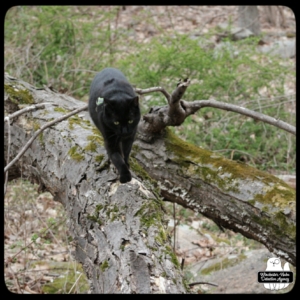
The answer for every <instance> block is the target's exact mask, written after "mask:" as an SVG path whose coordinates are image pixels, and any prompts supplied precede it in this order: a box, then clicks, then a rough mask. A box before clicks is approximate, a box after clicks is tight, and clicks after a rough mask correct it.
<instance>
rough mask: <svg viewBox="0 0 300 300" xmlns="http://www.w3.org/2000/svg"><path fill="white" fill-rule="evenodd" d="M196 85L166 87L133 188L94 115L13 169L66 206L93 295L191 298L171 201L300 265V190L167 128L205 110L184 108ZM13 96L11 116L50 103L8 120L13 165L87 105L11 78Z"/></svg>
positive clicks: (135, 165)
mask: <svg viewBox="0 0 300 300" xmlns="http://www.w3.org/2000/svg"><path fill="white" fill-rule="evenodd" d="M187 86H188V82H187V81H185V82H183V83H179V84H178V86H177V88H176V90H175V91H174V92H173V93H172V94H171V95H169V94H168V93H167V92H166V91H164V90H163V89H161V88H160V89H161V92H163V93H164V94H165V96H166V98H167V99H168V105H167V106H165V107H159V108H154V109H151V110H150V112H149V113H148V114H146V115H145V116H143V118H142V120H141V122H140V125H139V134H138V137H137V140H136V142H135V144H134V146H133V150H132V153H131V159H130V164H131V169H132V173H133V179H132V181H131V182H129V183H126V184H120V183H119V181H118V180H117V174H116V172H115V171H114V168H113V166H112V164H110V163H109V161H108V160H107V155H106V152H105V149H104V146H103V140H102V138H101V136H100V135H99V132H98V131H97V130H96V128H95V127H94V126H93V125H92V124H91V122H90V121H89V116H88V113H87V112H86V111H83V112H81V113H79V114H78V115H77V116H72V117H70V118H69V119H67V120H64V121H62V122H60V123H56V124H54V125H52V126H51V127H49V128H47V129H45V130H44V131H43V132H42V134H40V135H39V137H38V138H37V139H36V140H35V141H34V142H33V143H32V144H31V146H30V147H29V148H28V150H27V151H26V152H25V154H24V155H23V156H22V158H21V159H20V160H18V161H17V162H16V163H15V165H14V172H13V175H14V176H18V174H20V173H22V174H23V177H28V178H30V179H31V180H32V181H34V182H37V183H38V184H39V186H40V190H48V191H49V192H51V194H52V195H53V196H54V200H56V201H59V202H61V203H62V204H63V205H64V207H65V209H66V211H67V214H68V216H69V226H70V231H71V232H72V234H73V236H74V241H75V242H76V250H75V257H76V259H77V260H78V261H80V262H81V263H82V265H83V268H84V270H85V272H86V274H87V277H88V279H89V281H90V284H91V290H92V292H94V293H185V292H187V288H186V285H185V284H184V280H183V278H182V274H181V270H180V267H179V263H178V261H177V258H176V256H175V254H174V253H173V252H172V247H171V244H170V237H169V236H168V234H167V232H166V226H167V221H168V220H166V216H165V212H164V209H163V201H162V197H164V199H165V200H168V201H172V202H176V203H178V204H180V205H182V206H184V207H189V208H191V209H193V210H195V211H197V212H200V213H202V214H203V215H205V216H207V217H208V218H210V219H212V220H214V221H215V222H216V223H218V224H220V225H221V226H223V227H225V228H230V229H232V230H234V231H236V232H240V233H242V234H243V235H244V236H246V237H248V238H252V239H254V240H257V241H259V242H261V243H263V244H264V245H265V246H266V247H267V248H268V249H269V250H270V251H272V252H274V254H277V255H278V256H280V257H283V258H285V259H286V260H287V261H289V262H290V263H292V264H293V265H295V260H296V250H295V245H296V243H295V239H296V234H295V191H294V190H293V189H292V188H290V187H289V186H288V185H287V184H285V183H284V182H283V181H281V180H280V179H278V178H276V177H274V176H271V175H269V174H267V173H264V172H261V171H259V170H257V169H255V168H252V167H249V166H247V165H244V164H239V163H236V162H233V161H230V160H227V159H225V158H223V157H221V156H219V155H216V154H215V153H212V152H210V151H206V150H203V149H201V148H198V147H196V146H194V145H191V144H188V143H186V142H184V141H182V140H180V139H179V138H177V137H176V136H175V135H174V134H172V133H171V131H170V130H168V129H167V128H166V126H175V125H179V124H181V123H182V122H184V119H185V118H186V117H187V116H188V115H190V114H192V113H193V112H195V111H196V110H197V109H199V108H200V107H201V105H200V104H201V103H200V102H201V101H200V102H197V101H195V102H187V101H184V100H180V99H181V97H182V96H183V94H184V91H185V89H186V88H187ZM5 92H6V93H5V111H6V114H11V113H13V112H15V111H16V110H17V109H19V108H20V107H21V106H22V105H25V106H26V104H33V103H44V102H47V103H48V104H47V105H46V104H45V109H43V110H41V109H39V110H31V111H29V112H27V113H26V114H23V115H21V116H19V117H18V118H16V119H13V120H9V122H10V124H11V125H10V126H11V127H10V131H11V147H10V157H11V158H13V157H15V156H17V154H18V153H19V152H20V149H21V148H22V147H23V145H24V144H25V143H26V141H27V140H28V139H29V138H30V137H31V136H32V135H33V134H34V132H36V131H37V130H38V129H39V128H41V127H42V126H43V125H44V124H45V123H47V122H49V121H51V120H53V119H55V118H57V117H61V116H63V115H64V114H66V113H67V112H69V111H70V110H72V109H74V108H78V107H86V105H84V106H83V103H82V102H80V101H77V100H75V99H73V98H71V97H68V96H65V95H61V94H57V93H54V92H52V91H50V90H42V89H36V88H34V87H32V86H31V85H29V84H27V83H25V82H22V81H20V80H17V79H14V78H11V77H9V76H6V77H5ZM137 92H138V93H142V92H143V91H141V90H138V89H137ZM7 127H8V126H7V125H6V126H5V151H6V149H7V141H8V130H7V129H8V128H7ZM6 154H7V153H5V157H6V156H7V155H6ZM15 169H17V170H18V171H15ZM10 170H11V169H8V172H10Z"/></svg>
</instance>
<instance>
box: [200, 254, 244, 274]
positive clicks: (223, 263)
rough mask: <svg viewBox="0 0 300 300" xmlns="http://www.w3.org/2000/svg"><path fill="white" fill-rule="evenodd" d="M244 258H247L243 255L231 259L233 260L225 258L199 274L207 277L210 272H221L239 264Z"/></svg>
mask: <svg viewBox="0 0 300 300" xmlns="http://www.w3.org/2000/svg"><path fill="white" fill-rule="evenodd" d="M245 258H247V256H246V255H245V254H240V255H239V256H237V257H236V258H233V259H228V258H225V259H224V260H222V261H221V262H218V263H216V264H214V265H212V266H209V267H207V268H204V269H202V271H201V274H203V275H208V274H210V273H211V272H215V271H219V270H222V269H225V268H229V267H232V266H234V265H236V264H238V263H240V262H241V261H242V260H244V259H245Z"/></svg>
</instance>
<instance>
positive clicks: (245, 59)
mask: <svg viewBox="0 0 300 300" xmlns="http://www.w3.org/2000/svg"><path fill="white" fill-rule="evenodd" d="M258 9H259V14H260V18H259V22H260V28H261V31H262V34H261V35H260V36H252V37H251V36H250V37H248V38H246V39H241V40H235V38H234V37H233V34H232V30H234V28H235V27H236V26H237V20H238V8H237V7H236V6H180V7H177V6H161V7H159V6H93V7H88V6H79V7H77V6H70V7H68V6H64V7H60V6H59V7H56V6H30V7H29V6H28V7H25V6H23V7H13V8H11V9H10V10H9V11H8V12H7V14H6V17H5V32H4V33H5V49H4V50H5V52H4V67H5V72H7V73H8V74H10V75H12V76H14V77H17V78H21V79H22V80H24V81H27V82H29V83H31V84H33V85H35V86H41V87H43V86H47V87H48V88H51V89H54V90H56V91H59V92H62V93H66V94H69V95H72V96H73V97H75V98H77V99H81V100H82V101H85V102H86V101H87V100H88V90H89V86H90V83H91V80H92V78H93V76H94V74H95V72H97V71H99V70H101V69H102V68H104V67H107V66H114V67H117V68H120V69H121V70H122V71H123V72H124V74H126V76H127V77H128V79H129V80H130V82H131V83H132V84H134V85H135V86H136V87H138V88H144V89H145V88H149V87H153V86H163V87H164V88H165V89H166V90H173V88H174V86H173V85H174V82H176V81H178V79H179V78H181V77H182V76H184V77H189V78H190V79H191V80H192V84H191V85H190V87H189V89H188V90H187V92H186V94H185V99H190V100H196V99H210V98H214V99H217V100H220V101H223V102H229V103H232V104H236V105H240V106H243V107H247V108H249V109H252V110H255V111H259V112H263V113H265V114H267V115H270V116H273V117H276V118H279V119H281V120H284V121H286V122H287V123H289V124H292V125H295V106H296V100H295V54H293V51H291V52H290V51H285V52H284V51H283V52H281V51H280V49H282V48H284V49H286V47H289V45H290V43H291V42H292V41H294V40H295V17H294V14H293V12H292V11H291V10H290V9H289V8H287V7H277V6H276V7H275V6H274V7H272V9H267V8H266V7H260V6H259V7H258ZM289 53H292V54H289ZM164 103H165V99H164V97H163V96H162V95H161V94H159V93H157V94H151V95H148V96H145V97H143V99H142V101H141V104H142V111H143V112H144V113H145V112H147V111H148V110H149V108H150V107H153V106H155V105H163V104H164ZM171 130H173V131H174V132H175V133H176V134H177V135H178V136H179V137H181V138H183V139H185V140H187V141H189V142H192V143H194V144H195V145H197V146H199V147H203V148H205V149H209V150H211V151H215V152H217V153H219V154H222V155H223V156H225V157H227V158H230V159H233V160H237V161H240V162H243V163H247V164H249V165H252V166H254V167H256V168H258V169H261V170H264V171H267V172H269V173H272V174H275V175H278V176H282V178H287V180H288V179H290V178H294V176H295V169H296V139H295V136H293V135H291V134H289V133H286V132H284V131H282V130H279V129H278V128H276V127H273V126H271V125H268V124H262V123H261V122H255V121H253V120H251V119H249V118H247V117H243V116H241V115H238V114H234V113H230V112H224V111H221V110H216V109H212V108H203V109H202V110H201V112H199V113H197V114H195V115H192V116H191V117H189V118H188V119H186V121H185V122H184V124H182V125H181V126H179V127H172V128H171ZM291 184H292V185H295V183H294V181H292V182H291ZM166 208H167V210H168V211H169V213H170V220H171V221H170V234H172V235H173V230H174V223H176V226H177V227H176V229H178V240H177V242H176V243H177V244H176V245H175V246H174V247H175V250H176V251H177V255H178V257H185V260H186V268H185V272H186V276H187V277H188V278H189V279H190V281H191V282H192V281H193V278H194V277H195V274H194V273H193V272H191V271H189V268H188V266H191V265H192V264H194V265H195V264H196V263H199V262H204V261H206V260H209V259H212V258H213V256H214V255H217V256H219V257H220V256H221V257H222V256H224V259H225V258H226V257H227V256H228V253H230V254H236V262H237V261H238V260H241V259H243V254H244V252H245V251H248V250H249V249H260V248H261V247H262V246H261V245H260V244H258V243H256V242H254V241H250V240H247V239H246V238H244V237H243V236H241V235H239V234H235V233H233V232H230V231H229V230H225V232H222V231H220V229H219V228H218V226H217V225H215V224H214V223H213V222H212V221H210V220H208V219H206V218H204V217H203V216H201V215H199V214H195V213H194V212H191V211H189V210H187V209H184V208H182V207H180V206H176V207H175V213H174V211H173V209H174V207H173V205H171V204H166ZM4 217H5V242H4V243H5V244H4V246H5V248H4V249H5V283H6V286H7V288H8V289H9V290H10V291H13V292H16V293H84V292H88V284H87V283H86V281H85V280H84V274H83V273H82V269H81V267H80V265H78V264H77V263H76V262H74V261H73V260H72V256H71V251H72V243H71V241H70V239H71V237H70V235H69V234H68V230H67V227H68V226H67V224H66V217H65V215H64V211H63V209H62V207H61V206H60V204H59V203H56V202H54V201H53V200H52V196H51V195H50V194H49V193H44V194H38V193H37V191H36V187H35V186H34V185H32V184H30V183H29V182H28V181H26V178H24V179H22V180H17V181H14V182H10V183H9V186H8V191H7V194H6V197H5V214H4ZM186 224H187V225H188V226H190V225H191V224H194V225H195V224H196V225H197V226H196V225H195V226H196V229H197V231H199V240H196V241H195V240H194V241H193V244H192V241H189V243H190V249H189V250H188V251H187V250H186V249H185V248H183V246H182V244H181V249H179V246H178V245H179V243H180V236H179V225H183V227H184V225H185V226H187V225H186ZM186 234H187V232H185V235H186ZM200 236H202V237H204V236H206V237H207V236H209V238H200ZM222 242H223V244H222ZM197 245H198V246H197ZM220 245H221V246H220ZM222 245H223V246H222ZM195 246H196V247H195ZM199 246H200V248H201V251H198V250H199V249H197V247H198V248H199ZM224 246H226V247H224ZM176 247H177V248H178V249H176ZM192 248H193V249H194V248H196V250H197V251H194V250H195V249H194V250H193V249H192ZM183 249H184V251H183ZM203 249H204V250H205V251H202V250H203ZM211 249H214V250H213V251H214V255H212V251H211ZM225 265H226V263H225V261H223V265H222V268H225ZM214 267H215V269H218V268H220V267H218V266H214ZM198 269H199V270H198V272H200V271H203V269H204V267H201V265H199V267H198ZM206 271H207V272H208V270H206ZM61 272H62V273H63V274H64V277H60V275H61ZM200 291H201V292H207V291H208V287H207V286H205V285H203V286H200ZM212 291H213V292H214V290H212ZM215 291H216V290H215ZM285 291H286V290H285ZM218 292H222V290H219V291H218ZM223 292H224V291H223ZM242 292H243V291H242Z"/></svg>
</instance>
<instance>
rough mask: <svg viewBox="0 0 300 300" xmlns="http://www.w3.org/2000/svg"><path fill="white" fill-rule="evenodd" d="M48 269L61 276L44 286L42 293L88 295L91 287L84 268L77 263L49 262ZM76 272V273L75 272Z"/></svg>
mask: <svg viewBox="0 0 300 300" xmlns="http://www.w3.org/2000/svg"><path fill="white" fill-rule="evenodd" d="M47 267H48V268H49V272H53V273H55V274H60V276H59V277H56V278H55V279H54V280H53V282H50V281H47V283H45V285H44V286H42V288H41V289H42V291H43V292H44V293H45V294H56V293H69V292H70V293H71V294H75V293H76V294H77V293H86V292H87V291H88V290H89V288H90V286H89V283H88V281H87V278H86V276H85V274H84V272H83V269H82V266H81V265H80V264H77V263H75V262H71V265H70V262H47ZM75 271H76V272H75ZM79 276H80V278H79V280H78V281H77V284H76V286H74V287H73V285H74V283H75V282H76V280H77V279H78V277H79ZM72 287H73V289H72V290H71V288H72Z"/></svg>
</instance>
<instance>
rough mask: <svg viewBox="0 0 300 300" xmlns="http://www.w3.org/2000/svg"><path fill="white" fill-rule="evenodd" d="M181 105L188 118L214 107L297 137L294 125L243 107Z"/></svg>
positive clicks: (201, 103)
mask: <svg viewBox="0 0 300 300" xmlns="http://www.w3.org/2000/svg"><path fill="white" fill-rule="evenodd" d="M181 103H182V105H183V107H184V108H185V110H186V117H188V116H189V115H191V114H193V113H195V112H196V111H198V110H199V109H201V108H203V107H214V108H219V109H223V110H227V111H232V112H236V113H239V114H241V115H245V116H248V117H251V118H253V119H255V120H259V121H262V122H265V123H268V124H270V125H273V126H276V127H278V128H280V129H283V130H285V131H287V132H289V133H292V134H294V135H296V127H295V126H292V125H290V124H288V123H286V122H284V121H281V120H279V119H275V118H273V117H270V116H267V115H264V114H262V113H260V112H256V111H253V110H250V109H247V108H245V107H241V106H237V105H234V104H229V103H224V102H219V101H216V100H196V101H193V102H187V101H184V100H181Z"/></svg>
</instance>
